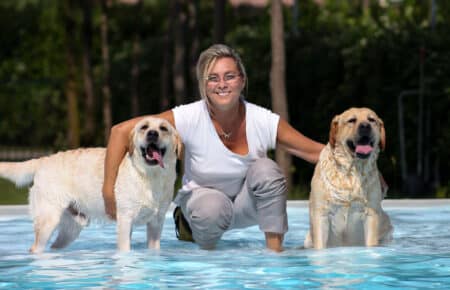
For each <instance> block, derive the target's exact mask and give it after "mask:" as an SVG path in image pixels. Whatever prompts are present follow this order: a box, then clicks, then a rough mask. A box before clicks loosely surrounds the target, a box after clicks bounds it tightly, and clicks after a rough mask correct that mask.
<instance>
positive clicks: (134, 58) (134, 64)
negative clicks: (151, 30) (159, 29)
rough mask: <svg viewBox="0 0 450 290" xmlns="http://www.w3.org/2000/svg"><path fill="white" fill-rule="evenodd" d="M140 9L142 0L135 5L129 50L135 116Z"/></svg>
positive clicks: (133, 112) (137, 86) (134, 114)
mask: <svg viewBox="0 0 450 290" xmlns="http://www.w3.org/2000/svg"><path fill="white" fill-rule="evenodd" d="M141 9H142V1H141V0H139V1H138V3H137V4H136V5H135V13H134V14H135V15H136V18H135V25H134V27H135V31H134V36H133V50H132V52H131V54H132V56H131V59H132V65H131V115H132V116H133V117H136V116H138V115H139V76H140V72H141V71H140V67H139V59H140V57H141V38H140V35H139V26H140V21H139V19H141V17H140V14H141V13H140V11H141Z"/></svg>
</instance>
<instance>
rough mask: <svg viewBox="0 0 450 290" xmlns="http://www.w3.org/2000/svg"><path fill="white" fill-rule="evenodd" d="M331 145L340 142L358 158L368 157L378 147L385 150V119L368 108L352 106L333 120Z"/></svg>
mask: <svg viewBox="0 0 450 290" xmlns="http://www.w3.org/2000/svg"><path fill="white" fill-rule="evenodd" d="M329 142H330V145H331V147H333V148H334V147H335V146H337V145H338V144H339V145H341V146H343V147H344V148H346V151H348V152H350V153H351V154H352V155H354V156H355V157H357V158H360V159H366V158H368V157H369V156H370V155H371V154H372V152H373V151H374V149H375V148H376V147H379V148H380V149H381V150H384V148H385V146H386V136H385V130H384V124H383V121H382V120H381V119H380V118H379V117H378V116H377V114H375V112H374V111H372V110H370V109H368V108H351V109H348V110H347V111H345V112H343V113H342V114H340V115H337V116H335V117H334V118H333V121H332V122H331V129H330V140H329Z"/></svg>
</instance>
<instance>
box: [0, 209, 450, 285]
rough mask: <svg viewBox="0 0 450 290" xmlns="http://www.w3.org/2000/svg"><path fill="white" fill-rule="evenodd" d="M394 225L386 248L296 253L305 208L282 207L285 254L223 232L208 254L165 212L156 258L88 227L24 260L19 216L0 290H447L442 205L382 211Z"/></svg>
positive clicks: (449, 260)
mask: <svg viewBox="0 0 450 290" xmlns="http://www.w3.org/2000/svg"><path fill="white" fill-rule="evenodd" d="M386 210H387V212H388V214H389V215H390V217H391V219H392V222H393V225H394V227H395V232H394V241H393V243H392V244H390V245H388V246H386V247H376V248H365V247H349V248H333V249H326V250H322V251H316V250H304V249H301V248H300V247H301V245H302V243H303V238H304V235H305V233H306V231H307V227H308V224H307V221H308V213H307V209H305V208H296V207H289V209H288V212H289V232H288V234H287V235H286V237H285V247H286V251H284V252H283V253H281V254H276V253H273V252H270V251H267V250H265V249H264V245H265V242H264V239H263V235H262V234H261V233H260V232H259V230H258V228H257V227H251V228H248V229H246V230H236V231H231V232H228V233H226V234H225V236H224V237H223V239H222V240H221V241H220V243H219V244H218V248H217V249H216V250H214V251H205V250H200V249H199V248H198V247H197V246H196V245H195V244H192V243H188V242H179V241H177V240H176V238H175V235H174V226H173V223H172V218H171V213H168V215H167V218H166V222H165V225H164V230H163V238H162V241H161V250H159V251H155V250H148V249H146V243H145V228H144V227H136V228H135V230H134V233H133V250H132V251H131V252H129V253H119V252H117V251H116V245H115V228H114V226H113V225H106V226H105V225H91V226H89V227H88V228H86V229H85V230H83V232H82V233H81V235H80V237H79V238H78V240H76V241H75V242H74V243H73V244H71V245H70V246H69V247H68V248H66V249H64V250H59V251H48V252H46V253H43V254H40V255H30V254H28V252H27V251H28V248H29V247H30V246H31V244H32V242H33V232H32V224H31V221H30V219H29V218H28V217H27V216H17V217H2V218H1V219H0V289H168V288H170V289H316V288H320V289H450V226H449V222H450V207H449V206H438V207H430V208H407V209H406V208H386Z"/></svg>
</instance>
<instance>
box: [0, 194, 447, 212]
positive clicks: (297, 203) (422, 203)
mask: <svg viewBox="0 0 450 290" xmlns="http://www.w3.org/2000/svg"><path fill="white" fill-rule="evenodd" d="M288 206H289V207H300V208H302V207H308V201H307V200H289V201H288ZM430 206H431V207H434V206H450V199H449V198H436V199H385V200H384V201H383V207H385V208H390V207H430ZM173 208H174V205H173V204H171V207H170V208H169V211H171V210H173ZM27 214H28V205H26V204H22V205H0V216H11V215H27Z"/></svg>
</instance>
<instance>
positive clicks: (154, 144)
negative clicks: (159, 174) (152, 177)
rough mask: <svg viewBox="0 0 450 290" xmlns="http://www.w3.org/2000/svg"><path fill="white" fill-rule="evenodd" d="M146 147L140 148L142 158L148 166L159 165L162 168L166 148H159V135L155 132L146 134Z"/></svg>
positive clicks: (151, 131)
mask: <svg viewBox="0 0 450 290" xmlns="http://www.w3.org/2000/svg"><path fill="white" fill-rule="evenodd" d="M146 141H147V146H146V147H141V152H142V156H143V157H144V160H145V162H146V163H147V164H148V165H152V166H153V165H159V166H161V167H162V168H164V162H163V158H164V155H165V154H166V148H165V147H161V146H159V142H158V141H159V133H158V131H155V130H150V131H148V132H147V136H146Z"/></svg>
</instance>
